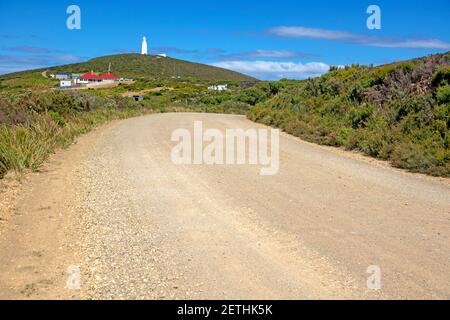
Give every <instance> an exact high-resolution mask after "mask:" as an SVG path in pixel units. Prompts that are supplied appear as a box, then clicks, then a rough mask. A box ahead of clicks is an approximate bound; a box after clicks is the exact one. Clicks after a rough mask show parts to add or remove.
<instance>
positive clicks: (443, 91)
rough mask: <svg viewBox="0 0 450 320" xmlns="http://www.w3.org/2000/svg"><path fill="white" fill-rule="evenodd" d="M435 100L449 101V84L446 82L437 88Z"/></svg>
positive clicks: (441, 102) (443, 102)
mask: <svg viewBox="0 0 450 320" xmlns="http://www.w3.org/2000/svg"><path fill="white" fill-rule="evenodd" d="M436 100H437V101H438V103H440V104H445V103H450V85H448V84H447V85H445V86H443V87H440V88H439V89H438V90H437V92H436Z"/></svg>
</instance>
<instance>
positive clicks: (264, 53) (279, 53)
mask: <svg viewBox="0 0 450 320" xmlns="http://www.w3.org/2000/svg"><path fill="white" fill-rule="evenodd" d="M248 55H249V56H251V57H259V58H278V59H286V58H297V57H299V56H301V55H303V54H300V53H297V52H292V51H287V50H256V51H254V52H251V53H249V54H248Z"/></svg>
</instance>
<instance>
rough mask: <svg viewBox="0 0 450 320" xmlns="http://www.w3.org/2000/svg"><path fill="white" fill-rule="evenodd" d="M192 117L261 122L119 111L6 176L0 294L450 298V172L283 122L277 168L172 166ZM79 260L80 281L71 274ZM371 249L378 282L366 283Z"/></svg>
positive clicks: (219, 123) (225, 124)
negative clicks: (402, 166) (178, 134)
mask: <svg viewBox="0 0 450 320" xmlns="http://www.w3.org/2000/svg"><path fill="white" fill-rule="evenodd" d="M195 120H202V121H203V123H204V126H205V127H210V128H217V129H221V130H225V129H227V128H251V127H261V126H260V125H258V124H254V123H252V122H250V121H248V120H246V119H245V118H244V117H241V116H230V115H212V114H209V115H207V114H161V115H152V116H147V117H141V118H135V119H129V120H124V121H120V122H114V123H112V124H110V125H108V126H105V127H103V128H102V129H100V130H97V131H95V132H92V133H90V134H88V135H86V136H84V137H82V138H80V140H79V142H78V143H77V144H76V145H74V146H72V147H71V148H69V150H66V151H63V152H59V153H58V154H57V155H55V156H54V157H52V159H51V161H50V162H49V163H48V164H46V166H44V168H43V170H42V172H40V173H39V174H32V175H27V177H26V178H25V179H24V180H23V181H22V183H20V185H17V183H15V184H16V185H15V186H12V185H11V184H12V182H11V184H8V183H7V182H5V181H4V182H3V184H4V186H3V192H4V193H0V194H5V195H8V197H6V196H5V198H2V199H1V203H2V206H0V209H2V208H3V209H2V210H3V211H2V212H0V217H1V220H0V222H1V224H0V259H1V266H0V268H1V270H0V298H33V299H43V298H57V299H70V298H87V299H173V298H175V299H186V298H187V299H190V298H199V299H267V298H268V299H326V298H332V299H334V298H335V299H359V298H362V299H385V298H394V299H403V298H409V299H416V298H433V299H438V298H447V299H448V298H450V272H449V270H450V260H449V257H450V239H449V237H450V184H449V181H448V180H446V179H436V178H430V177H425V176H421V175H414V174H410V173H406V172H403V171H400V170H396V169H392V168H390V167H389V166H388V165H386V164H384V163H382V162H379V161H375V160H370V159H367V158H365V157H362V156H359V155H355V154H353V153H348V152H344V151H341V150H336V149H332V148H326V147H320V146H316V145H313V144H309V143H306V142H303V141H301V140H299V139H296V138H293V137H290V136H288V135H285V134H283V135H282V137H281V140H280V142H281V154H280V157H281V158H280V159H281V167H280V171H279V174H278V175H276V176H260V175H259V169H260V167H259V166H250V165H243V166H206V165H198V166H176V165H174V164H173V163H172V162H171V161H170V151H171V148H172V147H173V145H174V143H173V142H171V141H170V136H171V133H172V131H173V130H174V129H177V128H187V129H191V130H192V127H193V122H194V121H195ZM11 181H12V180H11ZM11 190H13V191H11ZM70 265H77V266H80V269H81V271H82V275H81V278H82V286H81V290H68V289H67V288H65V284H66V279H67V274H66V269H67V267H68V266H70ZM371 265H378V266H379V267H380V268H381V272H382V288H381V290H378V291H374V290H369V289H368V288H367V285H366V281H367V277H368V276H369V275H368V274H367V273H366V270H367V268H368V267H369V266H371Z"/></svg>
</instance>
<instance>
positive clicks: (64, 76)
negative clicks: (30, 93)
mask: <svg viewBox="0 0 450 320" xmlns="http://www.w3.org/2000/svg"><path fill="white" fill-rule="evenodd" d="M55 78H56V79H58V80H67V79H70V78H71V74H70V73H67V72H58V73H57V74H56V75H55Z"/></svg>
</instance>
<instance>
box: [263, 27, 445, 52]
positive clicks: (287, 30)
mask: <svg viewBox="0 0 450 320" xmlns="http://www.w3.org/2000/svg"><path fill="white" fill-rule="evenodd" d="M268 32H269V33H270V34H272V35H275V36H279V37H290V38H312V39H323V40H333V41H343V42H348V43H353V44H358V45H365V46H374V47H384V48H408V49H437V50H449V49H450V42H445V41H442V40H438V39H396V38H389V37H382V36H372V35H365V34H358V33H352V32H346V31H337V30H326V29H315V28H305V27H300V26H293V27H276V28H272V29H270V30H268Z"/></svg>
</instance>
